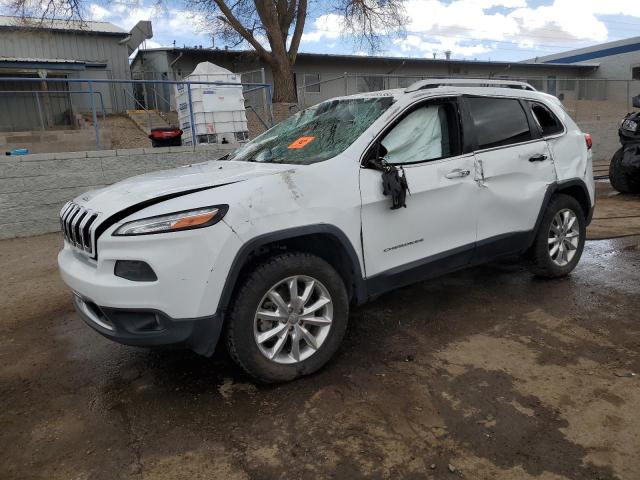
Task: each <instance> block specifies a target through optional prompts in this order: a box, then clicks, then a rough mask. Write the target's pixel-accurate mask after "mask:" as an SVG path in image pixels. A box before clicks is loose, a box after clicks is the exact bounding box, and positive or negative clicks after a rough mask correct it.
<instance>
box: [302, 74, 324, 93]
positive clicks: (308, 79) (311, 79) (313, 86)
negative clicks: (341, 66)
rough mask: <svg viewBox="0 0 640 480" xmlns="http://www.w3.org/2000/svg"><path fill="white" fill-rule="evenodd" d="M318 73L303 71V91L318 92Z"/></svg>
mask: <svg viewBox="0 0 640 480" xmlns="http://www.w3.org/2000/svg"><path fill="white" fill-rule="evenodd" d="M319 82H320V74H319V73H305V74H304V85H305V87H304V91H305V92H307V93H320V83H319Z"/></svg>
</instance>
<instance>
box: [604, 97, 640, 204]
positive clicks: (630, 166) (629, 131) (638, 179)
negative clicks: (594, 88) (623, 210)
mask: <svg viewBox="0 0 640 480" xmlns="http://www.w3.org/2000/svg"><path fill="white" fill-rule="evenodd" d="M633 106H634V107H635V108H640V95H638V96H637V97H634V98H633ZM618 134H619V135H620V143H622V148H620V150H618V151H617V152H616V153H615V154H614V155H613V158H612V159H611V165H610V166H609V181H610V182H611V186H612V187H613V188H615V189H616V190H618V191H619V192H620V193H640V112H635V113H629V114H628V115H627V116H626V117H625V118H624V120H623V121H622V124H621V125H620V129H619V130H618Z"/></svg>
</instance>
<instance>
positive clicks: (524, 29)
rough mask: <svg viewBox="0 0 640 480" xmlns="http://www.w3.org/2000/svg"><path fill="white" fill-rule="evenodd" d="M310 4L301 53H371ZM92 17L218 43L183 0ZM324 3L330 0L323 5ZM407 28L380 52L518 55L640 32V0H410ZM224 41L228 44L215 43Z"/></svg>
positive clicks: (164, 37)
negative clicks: (148, 24)
mask: <svg viewBox="0 0 640 480" xmlns="http://www.w3.org/2000/svg"><path fill="white" fill-rule="evenodd" d="M327 1H328V0H317V2H316V3H311V4H310V5H311V8H310V14H309V16H308V18H307V23H306V27H305V33H304V35H303V38H302V43H301V46H300V51H301V52H314V53H343V54H357V55H363V54H367V53H369V52H367V51H366V50H364V49H363V46H362V45H360V44H358V42H356V41H354V39H353V38H350V37H349V36H348V35H345V34H344V33H343V32H342V31H341V29H340V25H341V23H342V22H341V19H340V17H338V16H337V15H335V14H334V13H331V11H330V10H328V7H326V5H327ZM87 5H88V7H87V10H88V11H87V15H86V17H87V19H92V20H102V21H108V22H112V23H115V24H116V25H118V26H120V27H122V28H124V29H127V30H128V29H130V28H131V27H132V26H133V25H135V23H136V22H137V21H139V20H151V21H152V24H153V30H154V36H153V39H151V40H148V41H147V42H146V47H147V48H154V47H159V46H171V45H173V42H174V41H175V44H176V45H177V46H184V45H186V46H194V45H202V46H203V47H211V46H212V44H213V43H212V35H211V32H210V31H207V28H206V25H203V24H202V22H201V21H200V18H201V17H200V15H198V14H197V13H194V12H193V11H189V10H188V8H186V7H185V4H184V3H180V1H179V0H164V1H163V2H162V3H161V5H162V6H161V7H158V6H157V5H158V1H157V0H138V3H135V0H134V2H133V3H132V1H131V0H126V2H125V3H119V2H118V1H117V0H116V1H112V2H105V3H92V2H91V0H89V3H88V4H87ZM323 6H324V7H323ZM406 14H407V17H408V23H407V25H406V26H405V32H404V34H403V35H400V36H396V35H391V36H389V37H385V39H384V41H383V44H382V48H381V49H380V50H379V51H378V52H377V54H380V55H385V56H401V57H428V58H433V56H434V55H436V57H437V58H443V57H444V55H445V52H446V51H450V52H451V55H452V58H460V59H471V60H473V59H478V60H505V61H518V60H524V59H528V58H534V57H536V56H543V55H548V54H551V53H556V52H562V51H566V50H570V49H573V48H579V47H584V46H588V45H593V44H597V43H602V42H606V41H612V40H618V39H622V38H628V37H633V36H640V0H407V1H406ZM215 46H218V47H221V48H222V47H224V45H223V44H220V43H219V42H216V45H215Z"/></svg>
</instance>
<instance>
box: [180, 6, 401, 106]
mask: <svg viewBox="0 0 640 480" xmlns="http://www.w3.org/2000/svg"><path fill="white" fill-rule="evenodd" d="M187 1H188V2H189V3H190V4H191V5H193V6H195V7H197V8H198V9H200V10H201V11H202V12H204V13H205V14H206V17H207V18H208V19H209V21H210V27H211V28H212V29H213V31H214V32H215V34H216V35H217V36H218V37H220V38H221V39H222V40H223V41H224V42H225V43H227V44H228V45H232V46H237V45H240V44H243V43H245V42H246V43H247V44H249V45H250V46H251V47H252V48H253V49H254V50H255V51H256V53H257V54H258V55H259V56H260V58H261V59H262V60H263V61H264V62H265V63H266V64H268V65H269V67H270V68H271V71H272V74H273V83H274V85H273V86H274V98H273V100H274V102H295V101H296V100H297V95H296V90H295V83H294V77H293V65H294V64H295V62H296V56H297V54H298V49H299V47H300V41H301V40H302V34H303V31H304V27H305V20H306V18H307V7H308V4H307V0H187ZM332 1H333V3H332V4H330V9H329V11H331V12H332V13H335V14H337V17H336V18H338V19H339V23H340V25H338V27H339V28H341V29H342V30H343V32H344V33H345V34H351V35H353V36H354V38H355V39H356V40H359V41H361V42H362V43H365V44H367V46H368V47H369V48H370V50H375V49H377V48H378V47H379V45H380V39H381V37H382V36H384V35H387V34H388V33H390V32H398V31H401V29H402V26H403V25H404V23H405V16H404V9H403V4H404V0H332Z"/></svg>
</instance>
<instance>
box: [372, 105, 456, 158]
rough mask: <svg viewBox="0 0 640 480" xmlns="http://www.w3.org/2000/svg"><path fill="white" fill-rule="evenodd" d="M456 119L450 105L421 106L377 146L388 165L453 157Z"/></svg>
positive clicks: (454, 153)
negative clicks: (382, 150) (380, 148)
mask: <svg viewBox="0 0 640 480" xmlns="http://www.w3.org/2000/svg"><path fill="white" fill-rule="evenodd" d="M456 119H457V116H456V113H455V109H454V108H453V105H452V104H450V103H446V104H441V105H433V104H431V105H425V106H422V107H419V108H417V109H416V110H413V111H412V112H410V113H409V114H407V115H406V116H405V117H404V118H403V119H402V120H400V122H399V123H398V124H397V125H396V126H395V127H393V129H392V130H391V131H390V132H389V133H387V134H386V135H385V137H384V139H383V140H382V141H381V142H380V144H381V145H382V146H383V147H384V149H385V150H386V154H385V155H384V159H385V161H387V162H388V163H391V164H396V165H397V164H407V163H416V162H425V161H429V160H435V159H438V158H446V157H450V156H452V155H457V154H458V153H457V152H458V145H459V142H458V141H456V139H457V138H458V128H457V120H456Z"/></svg>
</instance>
